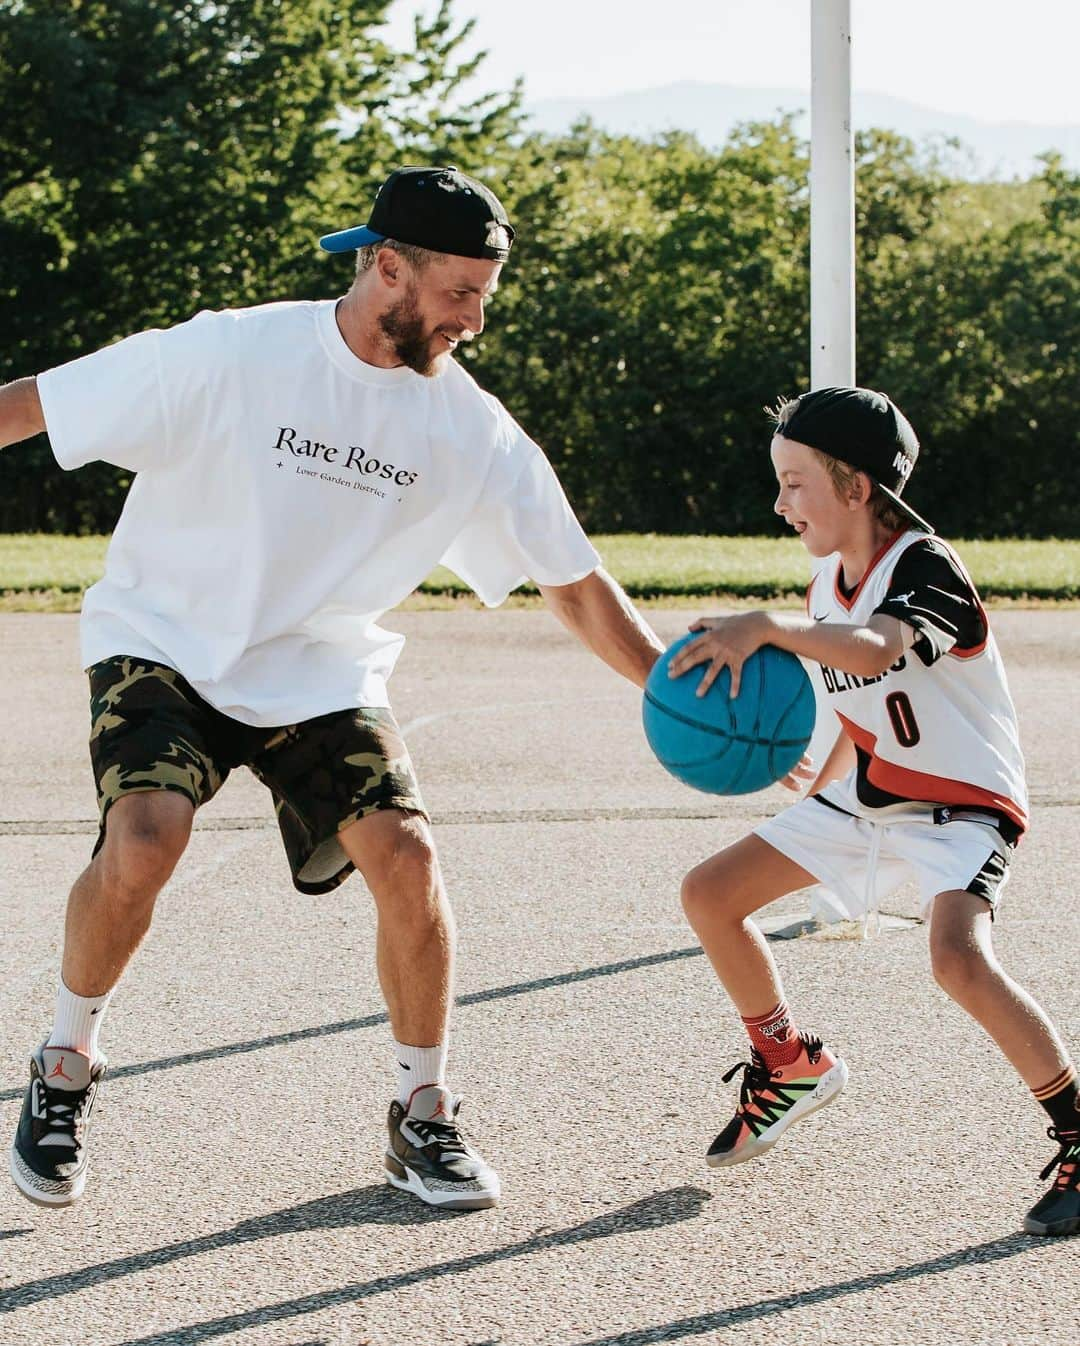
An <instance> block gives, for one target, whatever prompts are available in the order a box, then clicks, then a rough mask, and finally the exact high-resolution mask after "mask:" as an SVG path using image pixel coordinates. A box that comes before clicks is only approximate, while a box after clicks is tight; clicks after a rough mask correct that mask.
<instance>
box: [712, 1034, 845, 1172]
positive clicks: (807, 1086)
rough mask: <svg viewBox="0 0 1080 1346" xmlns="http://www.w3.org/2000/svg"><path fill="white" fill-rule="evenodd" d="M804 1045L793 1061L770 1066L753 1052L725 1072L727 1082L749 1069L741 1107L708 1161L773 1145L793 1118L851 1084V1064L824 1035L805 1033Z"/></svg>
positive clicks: (717, 1164) (739, 1158) (748, 1155)
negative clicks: (825, 1042) (824, 1042)
mask: <svg viewBox="0 0 1080 1346" xmlns="http://www.w3.org/2000/svg"><path fill="white" fill-rule="evenodd" d="M799 1038H800V1040H801V1042H802V1051H801V1052H800V1053H799V1055H798V1057H796V1059H795V1060H794V1061H792V1063H791V1064H790V1065H787V1066H777V1067H775V1068H774V1069H773V1070H770V1069H769V1068H768V1066H766V1064H765V1062H764V1060H763V1058H762V1056H761V1054H760V1053H759V1052H757V1051H756V1050H752V1051H751V1053H750V1060H749V1061H739V1062H738V1063H737V1064H736V1065H734V1066H732V1068H731V1069H730V1070H729V1071H728V1072H727V1074H726V1075H725V1076H724V1083H725V1084H727V1083H728V1082H729V1081H730V1080H731V1079H733V1078H734V1076H735V1073H736V1071H738V1070H739V1069H740V1068H741V1069H742V1071H743V1079H742V1088H741V1089H740V1091H739V1107H738V1111H737V1112H736V1113H735V1116H734V1117H732V1119H731V1121H730V1122H728V1124H727V1126H725V1127H724V1129H723V1131H721V1132H720V1134H719V1135H718V1136H717V1137H716V1139H715V1140H714V1141H713V1143H712V1145H711V1146H710V1147H709V1152H708V1154H707V1155H706V1156H705V1158H706V1161H707V1162H708V1163H709V1164H710V1165H711V1167H713V1168H726V1167H727V1166H728V1165H729V1164H741V1163H742V1162H743V1161H744V1160H746V1159H756V1158H757V1156H758V1155H759V1154H764V1153H765V1152H766V1150H771V1149H772V1147H773V1146H774V1145H775V1144H776V1142H777V1141H778V1140H779V1139H780V1137H781V1136H782V1135H783V1134H784V1132H785V1131H786V1130H787V1128H788V1127H789V1126H790V1125H791V1124H792V1122H797V1121H799V1120H800V1118H803V1117H808V1116H809V1115H810V1113H812V1112H816V1111H817V1109H818V1108H823V1107H824V1106H825V1104H826V1103H831V1102H832V1100H833V1099H834V1098H836V1097H837V1095H838V1094H839V1093H841V1091H842V1090H843V1088H844V1085H845V1084H847V1078H848V1068H847V1066H846V1065H845V1064H844V1063H843V1061H841V1060H840V1058H839V1057H838V1056H833V1054H832V1052H830V1051H829V1049H828V1048H827V1047H824V1046H823V1045H822V1043H821V1039H820V1038H812V1037H808V1036H807V1035H806V1034H805V1033H800V1034H799Z"/></svg>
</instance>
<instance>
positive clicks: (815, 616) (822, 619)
mask: <svg viewBox="0 0 1080 1346" xmlns="http://www.w3.org/2000/svg"><path fill="white" fill-rule="evenodd" d="M827 619H828V614H826V616H824V617H819V616H818V615H817V614H816V613H815V614H814V621H815V622H823V621H826V620H827Z"/></svg>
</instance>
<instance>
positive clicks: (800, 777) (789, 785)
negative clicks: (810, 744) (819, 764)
mask: <svg viewBox="0 0 1080 1346" xmlns="http://www.w3.org/2000/svg"><path fill="white" fill-rule="evenodd" d="M816 775H817V772H816V771H815V770H814V759H813V758H812V757H811V756H810V754H809V753H806V752H804V753H803V755H802V757H800V758H799V760H798V762H797V763H796V764H795V766H793V767H792V768H791V770H790V771H789V772H788V774H787V775H786V776H785V777H784V778H783V779H782V780H781V781H780V784H781V785H782V786H783V787H784V789H785V790H794V791H795V793H796V794H798V792H799V791H800V790H801V789H802V787H803V786H804V785H808V784H809V783H810V782H811V781H812V780H813V779H814V777H815V776H816Z"/></svg>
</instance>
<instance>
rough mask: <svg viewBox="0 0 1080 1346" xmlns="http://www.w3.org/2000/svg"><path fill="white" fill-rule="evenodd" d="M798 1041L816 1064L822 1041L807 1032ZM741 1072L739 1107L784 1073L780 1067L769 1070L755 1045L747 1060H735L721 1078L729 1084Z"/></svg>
mask: <svg viewBox="0 0 1080 1346" xmlns="http://www.w3.org/2000/svg"><path fill="white" fill-rule="evenodd" d="M799 1041H800V1042H801V1043H802V1045H803V1050H804V1051H805V1052H806V1055H807V1057H808V1058H809V1061H810V1064H811V1065H816V1064H817V1062H818V1061H819V1060H820V1059H821V1051H822V1047H823V1043H822V1041H821V1039H820V1038H817V1037H813V1036H812V1035H811V1034H809V1033H800V1034H799ZM740 1070H741V1071H742V1072H743V1078H742V1085H741V1087H740V1089H739V1107H740V1108H745V1107H746V1106H747V1105H748V1104H750V1103H752V1102H753V1099H754V1095H755V1094H760V1093H762V1092H763V1091H764V1090H766V1089H767V1088H768V1087H769V1085H770V1084H771V1082H772V1081H773V1080H775V1079H779V1078H780V1076H781V1075H782V1074H783V1073H784V1072H783V1070H782V1069H781V1068H780V1067H777V1068H776V1069H773V1070H770V1068H769V1067H768V1066H767V1065H766V1064H765V1058H764V1057H763V1056H762V1054H761V1053H760V1052H759V1051H758V1049H757V1048H756V1047H752V1048H751V1049H750V1060H749V1061H736V1062H735V1064H734V1065H733V1066H732V1067H731V1069H730V1070H729V1071H728V1072H727V1074H725V1075H722V1076H721V1079H722V1080H723V1082H724V1083H725V1084H730V1083H731V1081H732V1080H733V1079H734V1078H735V1076H736V1075H737V1074H738V1072H739V1071H740Z"/></svg>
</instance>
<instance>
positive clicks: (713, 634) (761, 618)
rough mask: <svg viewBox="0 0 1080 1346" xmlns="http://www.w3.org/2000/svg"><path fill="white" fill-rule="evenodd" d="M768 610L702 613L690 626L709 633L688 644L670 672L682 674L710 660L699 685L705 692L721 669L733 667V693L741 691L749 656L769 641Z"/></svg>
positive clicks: (692, 629)
mask: <svg viewBox="0 0 1080 1346" xmlns="http://www.w3.org/2000/svg"><path fill="white" fill-rule="evenodd" d="M769 624H770V617H769V614H768V613H767V612H740V613H738V614H737V615H736V616H734V617H702V618H700V619H699V620H698V621H696V622H694V623H693V625H692V626H691V627H690V630H691V631H703V632H704V633H705V634H704V635H702V636H700V637H699V638H698V639H697V640H692V641H690V643H689V644H688V645H684V646H683V647H682V649H681V650H680V651H679V653H678V654H677V655H676V656H675V658H674V659H672V661H671V664H670V666H669V668H668V676H669V677H672V678H679V677H681V676H682V675H683V674H684V673H688V672H689V671H690V669H692V668H695V667H696V666H697V665H698V664H708V665H709V667H708V668H707V669H706V670H705V673H704V676H703V677H702V679H701V683H700V685H699V687H698V689H697V694H698V696H704V695H705V693H706V692H707V691H708V690H709V688H710V687H711V686H712V685H713V683H714V682H715V681H716V678H717V676H718V675H719V673H720V671H721V669H724V668H727V669H730V670H731V695H732V696H733V697H734V696H738V695H739V679H740V677H741V676H742V666H743V664H744V663H745V662H746V660H747V659H749V657H750V656H751V655H752V654H753V653H754V651H755V650H759V649H760V648H761V647H762V645H767V644H768V643H769Z"/></svg>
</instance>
